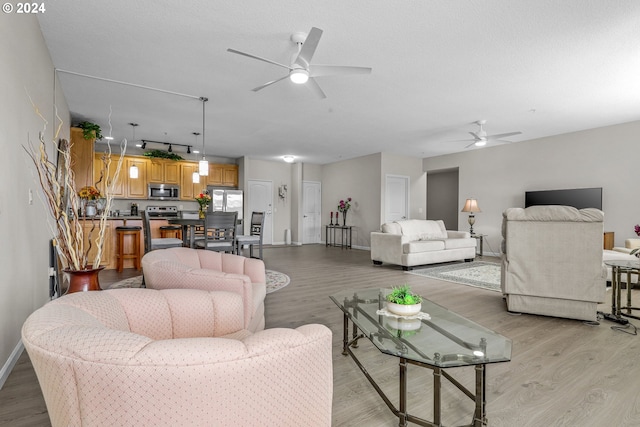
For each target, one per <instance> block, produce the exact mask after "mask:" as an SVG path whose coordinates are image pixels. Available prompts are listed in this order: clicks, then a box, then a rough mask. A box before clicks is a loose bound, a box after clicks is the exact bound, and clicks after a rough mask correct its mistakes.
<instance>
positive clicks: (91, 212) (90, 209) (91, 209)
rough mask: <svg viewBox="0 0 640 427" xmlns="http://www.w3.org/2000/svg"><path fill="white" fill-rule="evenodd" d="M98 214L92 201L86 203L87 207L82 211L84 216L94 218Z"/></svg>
mask: <svg viewBox="0 0 640 427" xmlns="http://www.w3.org/2000/svg"><path fill="white" fill-rule="evenodd" d="M97 213H98V209H97V208H96V205H95V203H94V202H92V201H88V202H87V206H86V207H85V209H84V216H92V217H93V216H96V214H97Z"/></svg>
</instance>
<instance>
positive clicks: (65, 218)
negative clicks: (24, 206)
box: [23, 105, 127, 271]
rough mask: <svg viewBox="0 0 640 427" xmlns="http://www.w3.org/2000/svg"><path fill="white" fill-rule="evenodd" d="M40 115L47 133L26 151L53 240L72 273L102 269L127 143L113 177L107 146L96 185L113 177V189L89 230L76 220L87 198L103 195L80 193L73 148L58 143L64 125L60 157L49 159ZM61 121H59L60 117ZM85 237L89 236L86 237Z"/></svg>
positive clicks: (107, 190)
mask: <svg viewBox="0 0 640 427" xmlns="http://www.w3.org/2000/svg"><path fill="white" fill-rule="evenodd" d="M33 107H34V110H35V112H36V114H38V115H39V116H40V118H41V119H42V120H43V121H44V123H45V125H44V129H43V131H42V132H40V136H39V144H37V146H35V147H34V145H33V144H32V143H31V142H30V141H29V144H28V146H27V147H23V148H24V150H25V151H26V152H27V155H28V156H29V157H30V158H31V160H32V162H33V164H34V166H35V171H36V177H35V178H36V180H37V181H38V183H39V184H40V187H41V188H42V197H41V200H42V202H43V204H44V205H45V210H46V211H47V212H48V213H49V218H48V220H47V224H48V226H49V229H50V230H51V234H52V236H53V242H54V246H55V248H56V252H57V253H58V256H59V258H60V262H61V264H62V267H63V269H66V270H71V271H83V270H88V269H90V268H92V267H93V266H96V267H97V266H99V265H100V261H101V258H102V251H103V249H104V240H105V231H106V229H107V216H108V211H109V207H110V206H111V200H112V199H113V193H112V191H113V188H112V186H113V185H115V183H116V182H117V180H118V175H119V173H120V169H121V166H122V163H123V159H124V155H125V152H126V147H127V142H126V140H123V141H122V143H121V145H120V150H121V151H120V158H119V160H118V162H117V163H116V170H115V172H114V173H113V174H109V169H110V167H111V163H112V162H111V145H108V146H107V151H106V152H105V153H104V154H103V155H102V164H103V166H102V170H101V173H100V178H99V179H98V181H97V182H96V183H95V185H99V184H100V183H101V182H102V181H103V179H104V177H105V176H113V178H112V183H114V184H111V185H106V184H105V185H104V197H105V199H106V207H105V209H104V211H103V213H102V215H100V217H99V222H98V224H97V225H96V224H95V222H94V221H96V220H95V219H91V220H90V221H91V224H92V226H91V227H85V226H84V222H85V221H87V220H80V219H79V218H75V213H76V212H78V208H79V207H80V204H81V202H80V200H81V198H82V197H83V196H81V193H82V195H85V194H86V195H87V196H88V197H87V198H91V197H93V198H95V199H97V198H100V196H102V194H101V193H100V191H98V190H97V189H96V188H95V187H93V186H92V187H91V188H92V189H93V190H89V189H87V190H86V193H85V192H83V190H84V189H81V190H80V191H79V192H76V183H75V178H74V174H73V169H72V168H71V165H72V159H71V144H70V143H69V142H68V141H67V140H64V139H60V140H59V142H56V141H58V134H59V132H60V129H61V127H62V122H60V124H59V126H58V128H57V131H56V132H55V136H54V139H53V141H52V143H53V147H54V152H55V153H56V155H57V159H58V160H57V162H56V163H54V162H53V161H51V160H50V159H49V155H48V154H47V143H46V142H45V140H44V137H43V135H45V130H46V123H47V122H46V120H45V119H44V118H43V117H42V115H40V113H39V111H38V108H37V107H36V106H35V105H34V106H33ZM57 118H58V119H59V117H57ZM85 188H86V187H85ZM85 233H87V235H86V236H85ZM94 247H95V248H97V250H96V251H95V257H94V259H93V260H89V252H90V251H91V249H92V248H94Z"/></svg>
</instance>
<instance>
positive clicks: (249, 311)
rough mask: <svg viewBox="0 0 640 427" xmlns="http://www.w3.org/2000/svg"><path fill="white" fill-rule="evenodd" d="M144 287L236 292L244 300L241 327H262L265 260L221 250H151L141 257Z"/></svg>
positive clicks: (255, 329) (254, 329)
mask: <svg viewBox="0 0 640 427" xmlns="http://www.w3.org/2000/svg"><path fill="white" fill-rule="evenodd" d="M142 272H143V274H144V282H145V286H146V287H147V288H151V289H202V290H205V291H226V292H235V293H238V294H240V295H241V296H242V298H243V301H244V311H243V312H244V316H245V319H244V320H245V324H244V328H245V329H248V330H250V331H251V332H256V331H259V330H262V329H264V322H265V320H264V298H265V296H266V294H267V285H266V282H267V279H266V275H265V268H264V262H263V261H262V260H259V259H250V258H245V257H242V256H238V255H232V254H227V253H223V252H215V251H205V250H201V249H191V248H169V249H163V250H157V251H152V252H149V253H147V254H145V255H144V257H142Z"/></svg>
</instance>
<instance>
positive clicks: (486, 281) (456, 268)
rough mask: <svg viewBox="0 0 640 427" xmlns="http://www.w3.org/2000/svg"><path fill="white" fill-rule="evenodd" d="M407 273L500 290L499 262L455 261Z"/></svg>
mask: <svg viewBox="0 0 640 427" xmlns="http://www.w3.org/2000/svg"><path fill="white" fill-rule="evenodd" d="M407 273H410V274H416V275H418V276H425V277H431V278H433V279H439V280H446V281H448V282H454V283H461V284H463V285H468V286H474V287H476V288H482V289H488V290H490V291H496V292H501V291H500V264H494V263H492V262H483V261H473V262H457V263H450V264H447V265H439V266H433V267H424V268H415V269H413V270H411V271H407Z"/></svg>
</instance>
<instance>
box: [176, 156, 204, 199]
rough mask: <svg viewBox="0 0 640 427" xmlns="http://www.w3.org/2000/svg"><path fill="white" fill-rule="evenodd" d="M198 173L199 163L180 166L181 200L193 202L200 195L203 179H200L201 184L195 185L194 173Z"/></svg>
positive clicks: (184, 163) (185, 163)
mask: <svg viewBox="0 0 640 427" xmlns="http://www.w3.org/2000/svg"><path fill="white" fill-rule="evenodd" d="M197 171H198V164H197V163H188V162H182V163H181V164H180V199H181V200H193V199H194V198H195V196H196V195H197V194H200V191H201V190H202V187H203V185H204V187H206V184H202V180H203V177H200V183H199V184H194V183H193V173H194V172H197Z"/></svg>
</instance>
